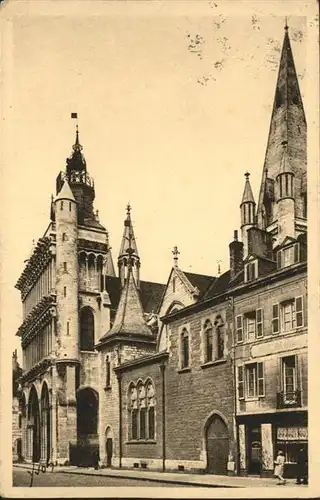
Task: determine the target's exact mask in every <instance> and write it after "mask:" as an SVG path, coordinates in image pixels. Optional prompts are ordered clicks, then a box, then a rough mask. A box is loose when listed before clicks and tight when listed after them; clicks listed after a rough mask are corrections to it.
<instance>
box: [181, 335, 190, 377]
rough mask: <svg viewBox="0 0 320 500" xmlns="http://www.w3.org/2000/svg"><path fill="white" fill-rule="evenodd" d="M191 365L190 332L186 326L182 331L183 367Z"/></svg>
mask: <svg viewBox="0 0 320 500" xmlns="http://www.w3.org/2000/svg"><path fill="white" fill-rule="evenodd" d="M188 366H189V333H188V330H187V329H186V328H184V329H183V330H182V332H181V368H187V367H188Z"/></svg>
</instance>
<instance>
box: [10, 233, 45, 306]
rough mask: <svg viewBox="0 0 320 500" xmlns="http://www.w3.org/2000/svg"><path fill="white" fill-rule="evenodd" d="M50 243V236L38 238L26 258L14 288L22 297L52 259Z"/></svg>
mask: <svg viewBox="0 0 320 500" xmlns="http://www.w3.org/2000/svg"><path fill="white" fill-rule="evenodd" d="M51 245H52V241H51V238H49V237H47V236H45V237H43V238H39V240H38V242H37V245H36V247H35V249H34V251H33V253H32V255H31V257H30V258H29V259H28V262H27V265H26V267H25V268H24V270H23V272H22V274H21V276H20V278H19V279H18V281H17V283H16V285H15V288H17V289H18V290H20V291H21V295H22V298H23V299H24V298H25V296H26V295H27V293H28V292H29V290H30V289H31V288H32V287H33V285H34V284H35V283H36V281H37V279H38V278H39V276H40V275H41V273H42V272H43V269H44V268H45V267H46V266H47V264H48V263H49V262H50V260H51V259H52V252H51V248H50V247H51Z"/></svg>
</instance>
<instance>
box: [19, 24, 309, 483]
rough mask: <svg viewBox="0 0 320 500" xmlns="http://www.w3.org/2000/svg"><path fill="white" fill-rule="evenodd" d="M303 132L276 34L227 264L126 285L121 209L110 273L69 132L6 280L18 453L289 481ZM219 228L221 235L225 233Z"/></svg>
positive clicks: (300, 408)
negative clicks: (16, 371)
mask: <svg viewBox="0 0 320 500" xmlns="http://www.w3.org/2000/svg"><path fill="white" fill-rule="evenodd" d="M306 134H307V125H306V118H305V114H304V108H303V103H302V98H301V94H300V90H299V83H298V78H297V74H296V70H295V64H294V59H293V54H292V49H291V45H290V40H289V34H288V27H287V26H286V27H285V35H284V41H283V47H282V53H281V59H280V65H279V71H278V77H277V82H276V92H275V97H274V104H273V110H272V116H271V124H270V130H269V137H268V142H267V151H266V155H265V162H264V166H263V169H262V179H261V185H260V191H259V196H258V197H257V200H258V201H257V204H256V202H255V197H254V194H253V191H252V188H251V184H250V174H249V173H248V172H247V173H246V174H245V183H244V192H243V196H242V199H241V193H239V202H240V201H241V203H239V205H240V206H239V226H240V235H241V237H239V236H238V235H239V232H238V230H234V231H233V232H234V237H233V241H231V243H230V244H229V258H230V266H229V270H227V271H226V272H224V273H223V274H218V276H211V275H202V274H196V273H189V272H185V271H183V270H182V269H181V268H180V266H179V259H178V255H179V251H178V249H177V247H175V248H174V250H173V266H172V269H171V271H170V273H169V277H168V280H167V283H166V284H162V283H152V282H149V281H144V280H142V269H143V263H142V262H141V261H140V257H139V252H138V248H137V243H136V239H135V234H134V228H133V224H132V219H131V207H130V206H129V205H128V206H127V211H126V215H125V220H124V230H123V238H122V242H121V247H120V252H119V256H118V260H117V273H116V271H115V266H114V262H113V256H112V253H111V248H110V243H109V233H108V231H107V230H106V228H105V227H104V226H103V225H102V224H101V222H100V221H99V217H98V212H95V211H94V208H93V202H94V198H95V190H94V182H93V179H92V178H91V177H90V176H89V174H88V171H87V165H86V161H85V158H84V155H83V151H82V146H81V144H80V142H79V132H78V129H77V130H76V140H75V144H74V145H73V151H72V154H71V156H70V157H69V158H68V159H67V162H66V168H65V170H64V171H63V172H60V173H59V175H58V177H57V180H56V196H55V198H53V199H52V201H51V208H50V221H49V225H48V228H47V230H46V231H45V233H44V235H43V236H42V237H41V238H40V239H39V240H38V242H37V244H36V246H35V248H34V249H33V251H32V254H31V255H30V257H29V259H28V260H27V261H26V263H25V267H24V270H23V272H22V274H21V276H20V278H19V280H18V282H17V284H16V288H17V289H18V290H19V291H20V292H21V300H22V304H23V321H22V324H21V326H20V328H19V330H18V333H17V334H18V335H19V336H20V338H21V345H22V350H23V374H22V376H21V377H20V386H21V399H20V408H21V433H22V447H21V455H22V456H23V457H24V459H25V460H26V461H35V462H39V461H40V462H51V461H52V462H53V463H55V464H64V465H65V464H72V465H81V466H92V465H93V464H94V463H95V460H96V459H97V456H98V455H99V457H100V462H101V464H102V465H103V466H104V467H117V468H118V467H123V468H140V469H154V470H163V471H164V470H166V471H181V472H182V471H192V472H207V473H212V474H246V475H247V474H254V475H257V474H260V475H270V474H272V469H273V461H274V458H275V455H276V453H277V451H278V450H279V449H281V450H283V451H284V453H285V458H286V473H287V474H288V475H290V474H294V467H295V464H296V458H297V451H298V448H299V447H301V446H303V447H305V448H307V436H308V434H307V153H306ZM231 232H232V230H230V233H231Z"/></svg>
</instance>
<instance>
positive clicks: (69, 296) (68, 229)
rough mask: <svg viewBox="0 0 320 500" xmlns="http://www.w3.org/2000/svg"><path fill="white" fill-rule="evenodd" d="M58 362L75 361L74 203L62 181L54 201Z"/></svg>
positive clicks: (76, 330) (75, 239)
mask: <svg viewBox="0 0 320 500" xmlns="http://www.w3.org/2000/svg"><path fill="white" fill-rule="evenodd" d="M55 216H56V297H57V298H56V301H57V318H58V319H57V335H58V337H59V340H60V342H59V348H58V358H59V361H61V360H63V361H68V362H69V361H70V362H71V361H77V362H78V361H79V342H78V338H79V328H78V324H79V317H78V252H77V247H78V244H77V243H78V225H77V202H76V200H75V198H74V196H73V193H72V191H71V189H70V186H69V183H68V180H67V179H65V181H64V183H63V185H62V188H61V190H60V192H59V193H58V195H57V197H56V199H55Z"/></svg>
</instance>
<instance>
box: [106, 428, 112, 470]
mask: <svg viewBox="0 0 320 500" xmlns="http://www.w3.org/2000/svg"><path fill="white" fill-rule="evenodd" d="M112 438H113V433H112V429H111V427H107V428H106V434H105V444H106V457H107V467H111V466H112V454H113V439H112Z"/></svg>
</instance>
